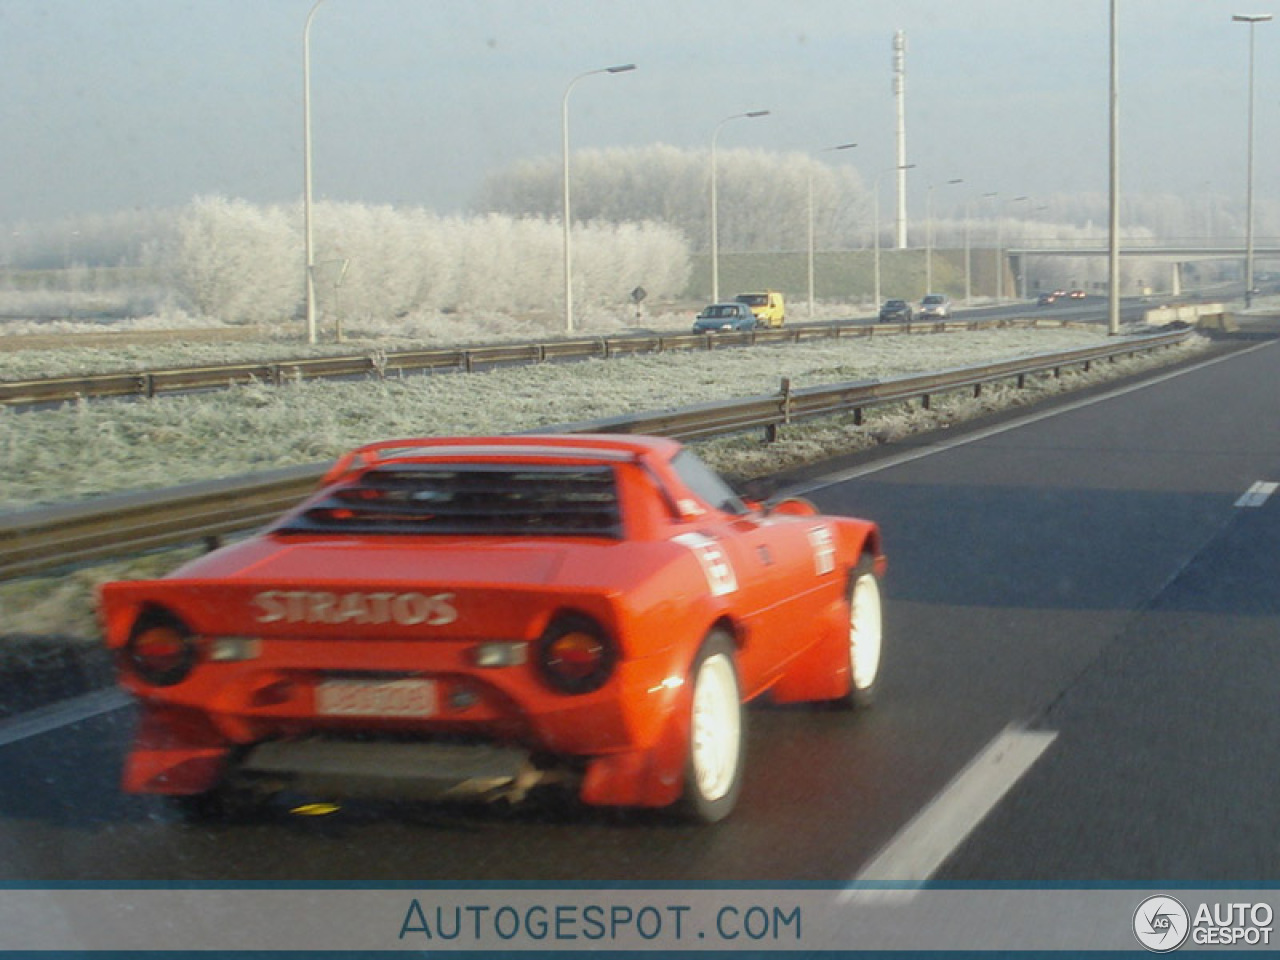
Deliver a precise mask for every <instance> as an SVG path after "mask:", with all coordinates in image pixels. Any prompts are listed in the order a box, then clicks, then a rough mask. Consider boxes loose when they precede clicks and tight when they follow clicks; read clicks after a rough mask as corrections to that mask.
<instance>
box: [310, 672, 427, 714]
mask: <svg viewBox="0 0 1280 960" xmlns="http://www.w3.org/2000/svg"><path fill="white" fill-rule="evenodd" d="M316 712H317V713H319V714H321V715H322V716H326V717H430V716H434V715H435V713H436V685H435V681H433V680H421V679H417V678H407V679H403V680H324V681H321V683H320V685H319V686H318V687H316Z"/></svg>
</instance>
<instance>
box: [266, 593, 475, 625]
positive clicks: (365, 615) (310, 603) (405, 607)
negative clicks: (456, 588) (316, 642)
mask: <svg viewBox="0 0 1280 960" xmlns="http://www.w3.org/2000/svg"><path fill="white" fill-rule="evenodd" d="M453 599H454V595H453V594H452V593H434V594H430V595H428V594H423V593H355V592H352V593H328V592H326V591H322V590H264V591H262V592H261V593H258V594H255V595H254V597H253V606H254V608H255V610H256V616H255V619H256V620H257V621H258V623H334V624H340V623H359V624H383V623H396V624H399V625H400V626H402V627H415V626H418V625H419V624H426V625H427V626H429V627H442V626H444V625H445V624H448V623H453V622H454V621H455V620H457V619H458V611H457V608H456V607H455V606H454V605H453Z"/></svg>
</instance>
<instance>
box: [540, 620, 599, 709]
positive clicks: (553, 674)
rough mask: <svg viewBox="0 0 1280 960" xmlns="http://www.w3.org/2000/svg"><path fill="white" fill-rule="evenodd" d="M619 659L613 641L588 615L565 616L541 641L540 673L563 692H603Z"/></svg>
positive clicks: (553, 622)
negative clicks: (602, 688)
mask: <svg viewBox="0 0 1280 960" xmlns="http://www.w3.org/2000/svg"><path fill="white" fill-rule="evenodd" d="M617 659H618V651H617V646H616V645H615V644H614V642H613V639H612V638H611V637H610V636H609V634H608V632H607V631H606V630H605V629H604V627H602V626H601V625H600V624H599V623H597V622H596V621H595V620H593V619H592V618H591V617H588V616H586V615H585V614H580V613H567V614H562V615H561V616H559V617H557V618H556V619H555V620H553V621H552V622H551V625H550V626H548V627H547V629H546V630H545V631H543V634H542V637H541V638H540V639H539V640H538V656H537V661H536V662H537V665H538V670H539V672H540V673H541V675H542V678H543V679H544V680H546V681H547V683H548V684H550V686H551V687H552V688H554V689H556V690H559V691H560V692H562V693H590V692H591V691H592V690H599V689H600V688H601V687H602V686H604V684H605V681H607V680H608V679H609V677H610V676H611V675H612V674H613V668H614V665H615V664H616V663H617Z"/></svg>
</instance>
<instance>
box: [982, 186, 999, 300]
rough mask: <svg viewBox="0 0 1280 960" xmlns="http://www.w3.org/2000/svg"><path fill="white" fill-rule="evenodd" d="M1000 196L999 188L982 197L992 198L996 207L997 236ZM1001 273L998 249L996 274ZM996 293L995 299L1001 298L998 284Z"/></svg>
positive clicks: (992, 204)
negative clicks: (997, 199) (998, 199)
mask: <svg viewBox="0 0 1280 960" xmlns="http://www.w3.org/2000/svg"><path fill="white" fill-rule="evenodd" d="M999 196H1000V192H999V191H998V190H989V191H987V192H986V193H984V194H983V195H982V199H983V200H990V201H992V203H991V206H992V207H993V208H995V212H996V235H997V236H999V234H1000V205H999V204H997V203H996V202H995V200H996V198H997V197H999ZM999 273H1000V252H999V250H997V251H996V274H997V276H998V275H999ZM994 293H995V296H994V298H993V299H995V300H999V299H1000V288H999V287H998V286H997V287H996V289H995V291H994Z"/></svg>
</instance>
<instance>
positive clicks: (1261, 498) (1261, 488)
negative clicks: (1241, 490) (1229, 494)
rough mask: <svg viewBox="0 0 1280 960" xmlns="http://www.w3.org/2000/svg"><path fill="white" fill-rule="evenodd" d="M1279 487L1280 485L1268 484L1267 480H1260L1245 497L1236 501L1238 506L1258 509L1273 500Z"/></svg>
mask: <svg viewBox="0 0 1280 960" xmlns="http://www.w3.org/2000/svg"><path fill="white" fill-rule="evenodd" d="M1277 487H1280V483H1268V482H1267V481H1265V480H1259V481H1258V482H1257V483H1255V484H1254V485H1253V486H1252V487H1250V488H1249V489H1248V491H1246V492H1245V495H1244V496H1242V497H1241V498H1240V499H1239V500H1237V501H1236V506H1237V507H1245V508H1254V509H1256V508H1258V507H1260V506H1262V505H1263V504H1264V503H1266V502H1267V500H1269V499H1270V498H1271V495H1272V494H1273V493H1275V492H1276V488H1277Z"/></svg>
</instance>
